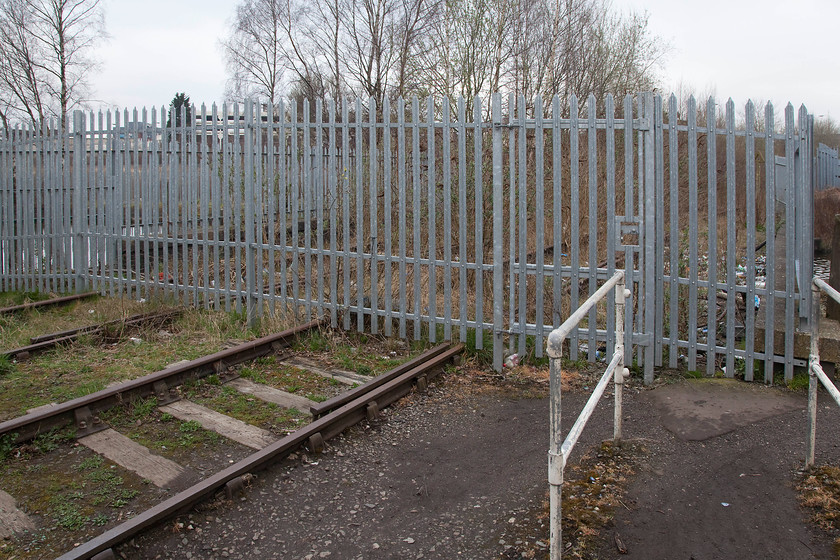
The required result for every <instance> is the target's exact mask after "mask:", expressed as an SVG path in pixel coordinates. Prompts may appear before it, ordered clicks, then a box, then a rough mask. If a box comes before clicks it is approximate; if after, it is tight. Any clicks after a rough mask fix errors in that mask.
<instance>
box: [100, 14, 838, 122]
mask: <svg viewBox="0 0 840 560" xmlns="http://www.w3.org/2000/svg"><path fill="white" fill-rule="evenodd" d="M104 1H105V8H106V27H107V29H108V32H109V33H110V35H111V39H110V40H109V41H108V42H107V43H106V44H105V45H104V46H102V47H101V48H100V53H99V56H100V60H101V61H102V68H101V71H100V72H99V73H98V74H96V75H95V76H94V77H93V78H92V80H91V81H92V86H93V97H94V99H96V100H97V101H96V102H94V103H93V105H94V106H98V105H100V104H101V105H103V106H106V107H118V108H120V109H123V108H128V109H132V108H134V107H138V108H141V107H148V108H151V107H152V106H153V105H154V106H157V107H160V106H162V105H169V102H170V101H171V100H172V98H173V97H174V95H175V93H176V92H182V91H183V92H186V93H187V95H189V96H190V99H191V101H192V102H193V103H195V104H196V105H199V104H200V103H201V102H206V103H207V104H208V105H209V104H210V103H212V102H214V101H221V100H222V98H223V94H224V83H225V70H224V64H223V62H222V60H221V52H220V50H219V47H218V43H219V39H220V38H221V37H223V36H225V35H226V33H227V22H228V21H229V20H230V19H231V18H232V16H233V14H234V11H235V7H236V5H237V3H238V2H237V0H144V1H143V2H138V1H137V0H130V1H129V0H104ZM613 7H614V8H616V9H619V10H628V9H634V10H636V11H647V13H648V15H649V18H650V19H649V27H650V29H651V31H652V32H653V33H654V34H656V35H658V36H660V37H661V38H663V39H665V40H666V41H667V42H669V43H670V45H671V50H670V52H669V54H668V56H667V58H666V59H665V61H664V64H663V69H662V70H661V72H660V77H661V79H662V82H663V90H664V92H666V93H667V92H671V91H676V90H677V89H678V88H679V87H680V86H682V87H683V89H689V90H692V91H694V92H696V93H698V94H701V95H703V96H705V95H707V94H709V93H713V94H714V95H715V96H716V97H717V98H718V99H719V100H720V102H721V103H723V101H725V100H726V99H727V98H728V97H732V98H733V100H734V101H735V103H736V105H738V106H740V107H741V108H742V107H743V104H744V103H746V100H747V99H748V98H752V99H753V100H754V101H756V102H759V101H760V102H764V101H768V100H769V101H773V103H774V104H776V105H777V108H781V107H782V106H783V105H784V104H786V103H787V102H788V101H790V102H792V103H793V104H794V106H796V107H797V108H798V107H799V105H800V104H802V103H804V104H805V105H806V106H807V107H808V109H809V110H810V111H811V112H812V113H814V114H815V115H817V116H818V117H819V116H820V115H827V114H831V115H832V117H833V118H834V119H835V120H838V118H840V63H838V45H840V42H838V35H840V31H838V30H839V29H840V1H838V0H796V1H791V0H749V1H746V0H704V2H702V3H699V4H698V3H696V2H694V3H688V2H686V1H685V0H613ZM739 112H740V111H739Z"/></svg>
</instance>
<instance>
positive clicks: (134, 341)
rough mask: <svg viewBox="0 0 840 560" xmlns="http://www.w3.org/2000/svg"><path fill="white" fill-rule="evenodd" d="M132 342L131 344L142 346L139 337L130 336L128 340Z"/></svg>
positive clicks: (141, 340)
mask: <svg viewBox="0 0 840 560" xmlns="http://www.w3.org/2000/svg"><path fill="white" fill-rule="evenodd" d="M128 340H130V341H131V342H132V344H143V339H142V338H140V337H139V336H131V337H129V338H128Z"/></svg>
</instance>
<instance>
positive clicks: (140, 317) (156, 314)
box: [29, 309, 181, 344]
mask: <svg viewBox="0 0 840 560" xmlns="http://www.w3.org/2000/svg"><path fill="white" fill-rule="evenodd" d="M180 313H181V310H180V309H168V310H166V311H150V312H147V313H137V314H136V315H130V316H128V317H126V318H124V319H114V320H112V321H105V322H104V323H99V324H96V325H88V326H86V327H77V328H75V329H67V330H65V331H59V332H54V333H49V334H42V335H39V336H33V337H31V338H30V339H29V343H30V344H37V343H39V342H44V341H47V340H54V339H56V338H63V337H66V336H71V335H74V334H85V333H89V332H96V331H98V330H100V329H104V328H108V327H110V326H112V325H132V326H133V325H135V324H138V323H142V322H143V321H147V320H148V321H153V320H155V319H158V318H161V319H163V318H168V317H171V316H173V315H176V314H180Z"/></svg>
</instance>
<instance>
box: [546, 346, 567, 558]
mask: <svg viewBox="0 0 840 560" xmlns="http://www.w3.org/2000/svg"><path fill="white" fill-rule="evenodd" d="M557 351H558V354H559V353H560V352H562V348H558V349H557ZM548 363H549V367H550V368H551V370H550V372H549V394H550V395H551V398H550V400H549V447H548V484H549V495H548V499H549V506H548V507H549V541H548V542H549V555H550V558H551V560H560V558H561V557H562V555H563V523H562V520H563V512H562V507H561V506H562V502H563V469H564V468H565V466H566V465H565V458H564V457H563V452H562V445H563V432H562V430H561V425H560V420H561V414H560V412H561V409H562V400H561V398H562V394H561V376H562V371H561V370H562V368H561V365H560V364H561V363H562V357H560V355H558V356H557V357H554V356H551V359H550V360H549V362H548Z"/></svg>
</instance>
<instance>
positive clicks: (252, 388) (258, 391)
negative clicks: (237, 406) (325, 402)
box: [227, 377, 315, 414]
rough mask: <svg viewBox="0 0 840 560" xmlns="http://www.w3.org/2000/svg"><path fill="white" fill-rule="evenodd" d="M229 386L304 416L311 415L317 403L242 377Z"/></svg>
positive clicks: (232, 381)
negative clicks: (313, 406)
mask: <svg viewBox="0 0 840 560" xmlns="http://www.w3.org/2000/svg"><path fill="white" fill-rule="evenodd" d="M227 385H230V386H231V387H233V388H234V389H236V390H237V391H239V392H240V393H245V394H246V395H253V396H255V397H257V398H258V399H260V400H262V401H265V402H270V403H274V404H276V405H277V406H282V407H283V408H294V409H297V410H298V411H300V412H303V413H304V414H310V412H309V407H310V406H312V405H313V404H315V401H310V400H309V399H307V398H306V397H301V396H300V395H295V394H293V393H288V392H286V391H281V390H280V389H275V388H274V387H270V386H268V385H263V384H261V383H254V382H253V381H251V380H249V379H242V378H241V377H240V378H237V379H233V380H231V381H229V382H228V383H227Z"/></svg>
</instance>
